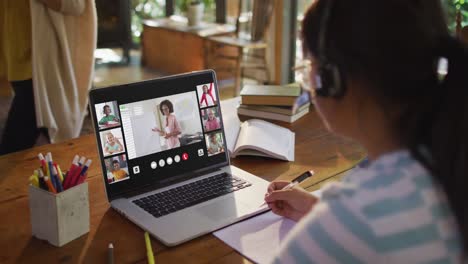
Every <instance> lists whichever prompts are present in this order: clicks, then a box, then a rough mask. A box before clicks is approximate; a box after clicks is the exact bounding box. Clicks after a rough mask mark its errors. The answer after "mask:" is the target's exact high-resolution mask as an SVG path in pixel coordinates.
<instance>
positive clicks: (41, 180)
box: [36, 169, 49, 190]
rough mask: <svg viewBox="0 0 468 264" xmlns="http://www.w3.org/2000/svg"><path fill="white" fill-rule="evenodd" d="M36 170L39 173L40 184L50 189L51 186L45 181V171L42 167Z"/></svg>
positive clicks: (43, 187) (45, 188)
mask: <svg viewBox="0 0 468 264" xmlns="http://www.w3.org/2000/svg"><path fill="white" fill-rule="evenodd" d="M36 171H37V172H38V174H39V186H40V187H41V188H42V189H44V190H48V189H49V188H48V187H47V184H46V182H45V181H44V172H42V170H41V169H37V170H36Z"/></svg>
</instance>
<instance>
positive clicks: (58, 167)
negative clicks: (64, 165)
mask: <svg viewBox="0 0 468 264" xmlns="http://www.w3.org/2000/svg"><path fill="white" fill-rule="evenodd" d="M57 172H58V176H59V178H60V181H61V182H63V180H64V178H63V173H62V170H61V169H60V166H59V165H57Z"/></svg>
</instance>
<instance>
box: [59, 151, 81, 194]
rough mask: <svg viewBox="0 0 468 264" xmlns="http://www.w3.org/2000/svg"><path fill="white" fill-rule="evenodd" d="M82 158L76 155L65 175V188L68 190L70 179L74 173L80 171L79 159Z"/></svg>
mask: <svg viewBox="0 0 468 264" xmlns="http://www.w3.org/2000/svg"><path fill="white" fill-rule="evenodd" d="M79 159H80V156H78V155H75V157H74V158H73V161H72V164H71V166H70V169H68V172H67V176H66V177H65V180H64V181H63V188H64V189H65V190H66V189H68V188H70V181H71V180H72V178H73V175H74V174H75V173H76V172H77V171H80V166H79V165H78V160H79Z"/></svg>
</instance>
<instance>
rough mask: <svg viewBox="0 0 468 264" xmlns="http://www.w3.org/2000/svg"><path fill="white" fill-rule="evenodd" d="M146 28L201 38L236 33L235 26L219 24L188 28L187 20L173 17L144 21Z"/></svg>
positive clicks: (203, 23) (203, 24)
mask: <svg viewBox="0 0 468 264" xmlns="http://www.w3.org/2000/svg"><path fill="white" fill-rule="evenodd" d="M142 23H143V25H144V26H145V27H150V28H162V29H166V30H172V31H178V32H186V33H190V34H194V35H197V36H200V37H210V36H216V35H225V34H229V33H234V32H235V31H236V28H235V26H233V25H230V24H218V23H210V22H204V21H202V22H201V23H200V25H197V26H188V24H187V18H185V17H182V16H176V15H173V16H171V17H169V18H167V17H166V18H155V19H145V20H143V21H142Z"/></svg>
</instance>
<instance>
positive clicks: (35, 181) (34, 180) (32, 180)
mask: <svg viewBox="0 0 468 264" xmlns="http://www.w3.org/2000/svg"><path fill="white" fill-rule="evenodd" d="M29 182H30V183H31V185H32V186H34V187H37V188H39V179H38V178H37V176H36V175H31V176H29Z"/></svg>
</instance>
